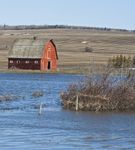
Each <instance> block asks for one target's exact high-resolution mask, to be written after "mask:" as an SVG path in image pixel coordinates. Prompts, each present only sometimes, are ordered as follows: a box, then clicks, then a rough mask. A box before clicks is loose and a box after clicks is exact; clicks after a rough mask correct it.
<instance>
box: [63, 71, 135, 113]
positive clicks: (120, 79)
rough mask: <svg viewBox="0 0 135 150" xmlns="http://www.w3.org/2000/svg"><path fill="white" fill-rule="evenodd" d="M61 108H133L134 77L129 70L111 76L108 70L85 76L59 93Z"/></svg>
mask: <svg viewBox="0 0 135 150" xmlns="http://www.w3.org/2000/svg"><path fill="white" fill-rule="evenodd" d="M61 99H62V101H61V103H62V106H63V108H65V109H71V110H85V111H124V110H135V78H134V75H133V74H131V72H129V73H128V74H127V75H123V76H113V75H112V73H111V72H110V71H106V72H105V73H103V74H96V75H91V76H89V77H86V79H85V80H84V81H81V82H79V83H77V84H71V85H70V86H69V87H68V89H67V91H65V92H62V93H61Z"/></svg>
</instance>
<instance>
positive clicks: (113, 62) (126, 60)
mask: <svg viewBox="0 0 135 150" xmlns="http://www.w3.org/2000/svg"><path fill="white" fill-rule="evenodd" d="M134 59H135V58H134ZM134 61H135V60H132V59H131V57H130V56H129V57H126V56H124V55H117V56H113V58H109V60H108V65H109V66H112V67H114V68H126V67H130V66H132V64H133V62H134ZM134 63H135V62H134Z"/></svg>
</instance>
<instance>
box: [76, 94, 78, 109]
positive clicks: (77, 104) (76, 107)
mask: <svg viewBox="0 0 135 150" xmlns="http://www.w3.org/2000/svg"><path fill="white" fill-rule="evenodd" d="M75 110H76V111H78V95H77V96H76V104H75Z"/></svg>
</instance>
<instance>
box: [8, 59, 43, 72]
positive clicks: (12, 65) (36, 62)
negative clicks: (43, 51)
mask: <svg viewBox="0 0 135 150" xmlns="http://www.w3.org/2000/svg"><path fill="white" fill-rule="evenodd" d="M8 68H9V69H26V70H27V69H29V70H40V59H19V58H9V60H8Z"/></svg>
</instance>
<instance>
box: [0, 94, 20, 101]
mask: <svg viewBox="0 0 135 150" xmlns="http://www.w3.org/2000/svg"><path fill="white" fill-rule="evenodd" d="M16 99H18V97H17V96H14V95H0V102H2V101H13V100H16Z"/></svg>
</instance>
